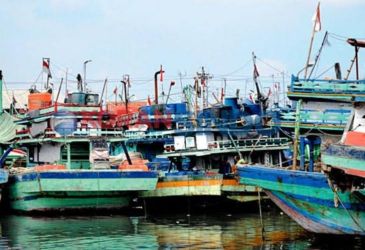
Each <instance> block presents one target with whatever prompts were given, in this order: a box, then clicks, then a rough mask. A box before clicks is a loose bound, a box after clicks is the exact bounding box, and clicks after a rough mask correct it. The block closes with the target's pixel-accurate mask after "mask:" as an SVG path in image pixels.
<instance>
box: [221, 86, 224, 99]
mask: <svg viewBox="0 0 365 250" xmlns="http://www.w3.org/2000/svg"><path fill="white" fill-rule="evenodd" d="M223 99H224V88H222V90H221V102H223Z"/></svg>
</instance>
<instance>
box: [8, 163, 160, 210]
mask: <svg viewBox="0 0 365 250" xmlns="http://www.w3.org/2000/svg"><path fill="white" fill-rule="evenodd" d="M156 184H157V173H155V172H149V171H130V172H124V171H119V170H62V171H46V172H29V173H22V174H16V175H12V176H10V178H9V185H8V196H9V197H8V198H9V202H10V208H11V209H14V210H19V211H26V212H31V211H48V210H68V209H106V208H110V209H118V208H123V207H126V206H128V205H129V202H130V199H131V198H132V197H133V196H134V195H135V194H136V192H138V191H142V190H153V189H155V188H156Z"/></svg>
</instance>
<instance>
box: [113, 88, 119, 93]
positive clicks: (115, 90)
mask: <svg viewBox="0 0 365 250" xmlns="http://www.w3.org/2000/svg"><path fill="white" fill-rule="evenodd" d="M117 92H118V87H117V86H115V89H114V90H113V93H114V95H116V94H117Z"/></svg>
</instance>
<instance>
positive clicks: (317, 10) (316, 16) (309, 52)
mask: <svg viewBox="0 0 365 250" xmlns="http://www.w3.org/2000/svg"><path fill="white" fill-rule="evenodd" d="M319 6H320V2H318V5H317V9H316V13H315V20H314V23H313V29H312V35H311V40H310V44H309V50H308V56H307V62H306V64H305V71H304V79H307V74H308V67H309V61H310V58H311V54H312V47H313V41H314V34H315V33H316V31H320V30H321V26H320V19H319V18H320V14H319ZM318 22H319V26H318Z"/></svg>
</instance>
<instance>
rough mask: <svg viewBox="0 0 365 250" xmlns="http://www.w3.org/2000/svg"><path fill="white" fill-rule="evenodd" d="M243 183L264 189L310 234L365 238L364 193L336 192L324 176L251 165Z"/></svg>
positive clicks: (242, 174) (242, 172)
mask: <svg viewBox="0 0 365 250" xmlns="http://www.w3.org/2000/svg"><path fill="white" fill-rule="evenodd" d="M238 171H239V175H240V183H241V184H246V185H256V186H258V187H261V188H262V189H263V190H264V191H265V192H266V193H267V195H268V196H269V197H270V198H271V200H272V201H273V202H274V203H275V204H276V205H277V206H278V207H280V208H281V209H282V210H283V211H284V212H285V213H286V214H287V215H288V216H289V217H291V218H292V219H293V220H295V221H296V222H297V223H298V224H300V225H301V226H302V227H303V228H305V229H306V230H308V231H310V232H314V233H322V234H350V235H365V230H364V227H365V202H364V196H363V194H361V193H359V192H350V191H343V192H341V191H334V190H333V189H332V188H331V187H330V186H329V183H328V180H327V177H326V176H325V175H324V174H322V173H313V172H304V171H292V170H285V169H275V168H267V167H262V166H250V167H241V168H239V170H238Z"/></svg>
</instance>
